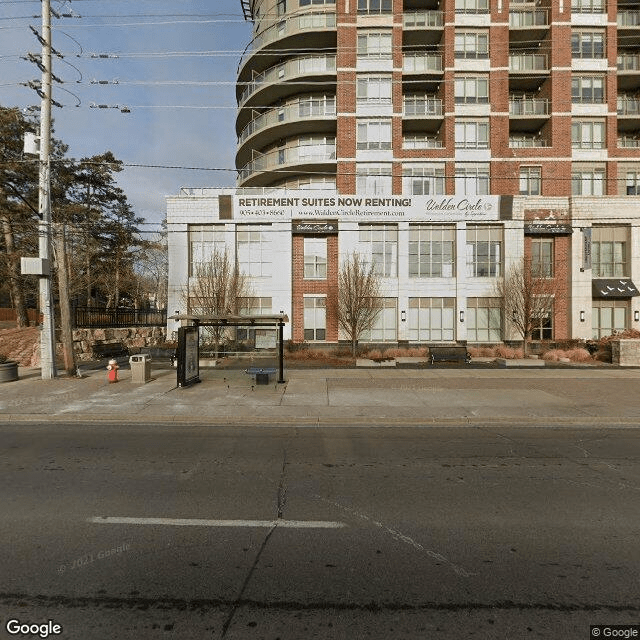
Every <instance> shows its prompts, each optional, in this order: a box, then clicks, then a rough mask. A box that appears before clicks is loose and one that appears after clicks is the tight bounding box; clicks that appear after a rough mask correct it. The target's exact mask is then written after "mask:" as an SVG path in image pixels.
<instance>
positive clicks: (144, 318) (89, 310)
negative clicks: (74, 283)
mask: <svg viewBox="0 0 640 640" xmlns="http://www.w3.org/2000/svg"><path fill="white" fill-rule="evenodd" d="M166 324H167V312H166V311H152V310H147V309H102V308H99V307H76V308H75V326H76V327H79V328H83V327H162V326H164V325H166Z"/></svg>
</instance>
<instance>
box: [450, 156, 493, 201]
mask: <svg viewBox="0 0 640 640" xmlns="http://www.w3.org/2000/svg"><path fill="white" fill-rule="evenodd" d="M488 194H489V166H488V165H486V164H481V165H470V166H465V165H456V195H460V196H462V195H465V196H484V195H488Z"/></svg>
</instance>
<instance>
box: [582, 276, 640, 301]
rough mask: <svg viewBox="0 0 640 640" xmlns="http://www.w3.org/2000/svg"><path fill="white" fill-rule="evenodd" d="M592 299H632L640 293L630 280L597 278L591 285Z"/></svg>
mask: <svg viewBox="0 0 640 640" xmlns="http://www.w3.org/2000/svg"><path fill="white" fill-rule="evenodd" d="M591 286H592V295H593V297H594V298H632V297H633V296H640V291H638V288H637V287H636V285H635V284H633V282H631V279H630V278H599V279H598V280H593V281H592V283H591Z"/></svg>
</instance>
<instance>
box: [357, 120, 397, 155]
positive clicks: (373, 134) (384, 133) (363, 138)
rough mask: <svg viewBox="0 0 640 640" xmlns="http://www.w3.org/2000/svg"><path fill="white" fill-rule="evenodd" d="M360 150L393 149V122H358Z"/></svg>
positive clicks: (358, 144) (358, 146) (358, 145)
mask: <svg viewBox="0 0 640 640" xmlns="http://www.w3.org/2000/svg"><path fill="white" fill-rule="evenodd" d="M357 148H358V149H391V120H361V121H359V122H358V139H357Z"/></svg>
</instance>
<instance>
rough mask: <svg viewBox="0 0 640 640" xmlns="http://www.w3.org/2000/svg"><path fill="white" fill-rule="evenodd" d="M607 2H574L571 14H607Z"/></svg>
mask: <svg viewBox="0 0 640 640" xmlns="http://www.w3.org/2000/svg"><path fill="white" fill-rule="evenodd" d="M606 11H607V8H606V0H572V2H571V13H606Z"/></svg>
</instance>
